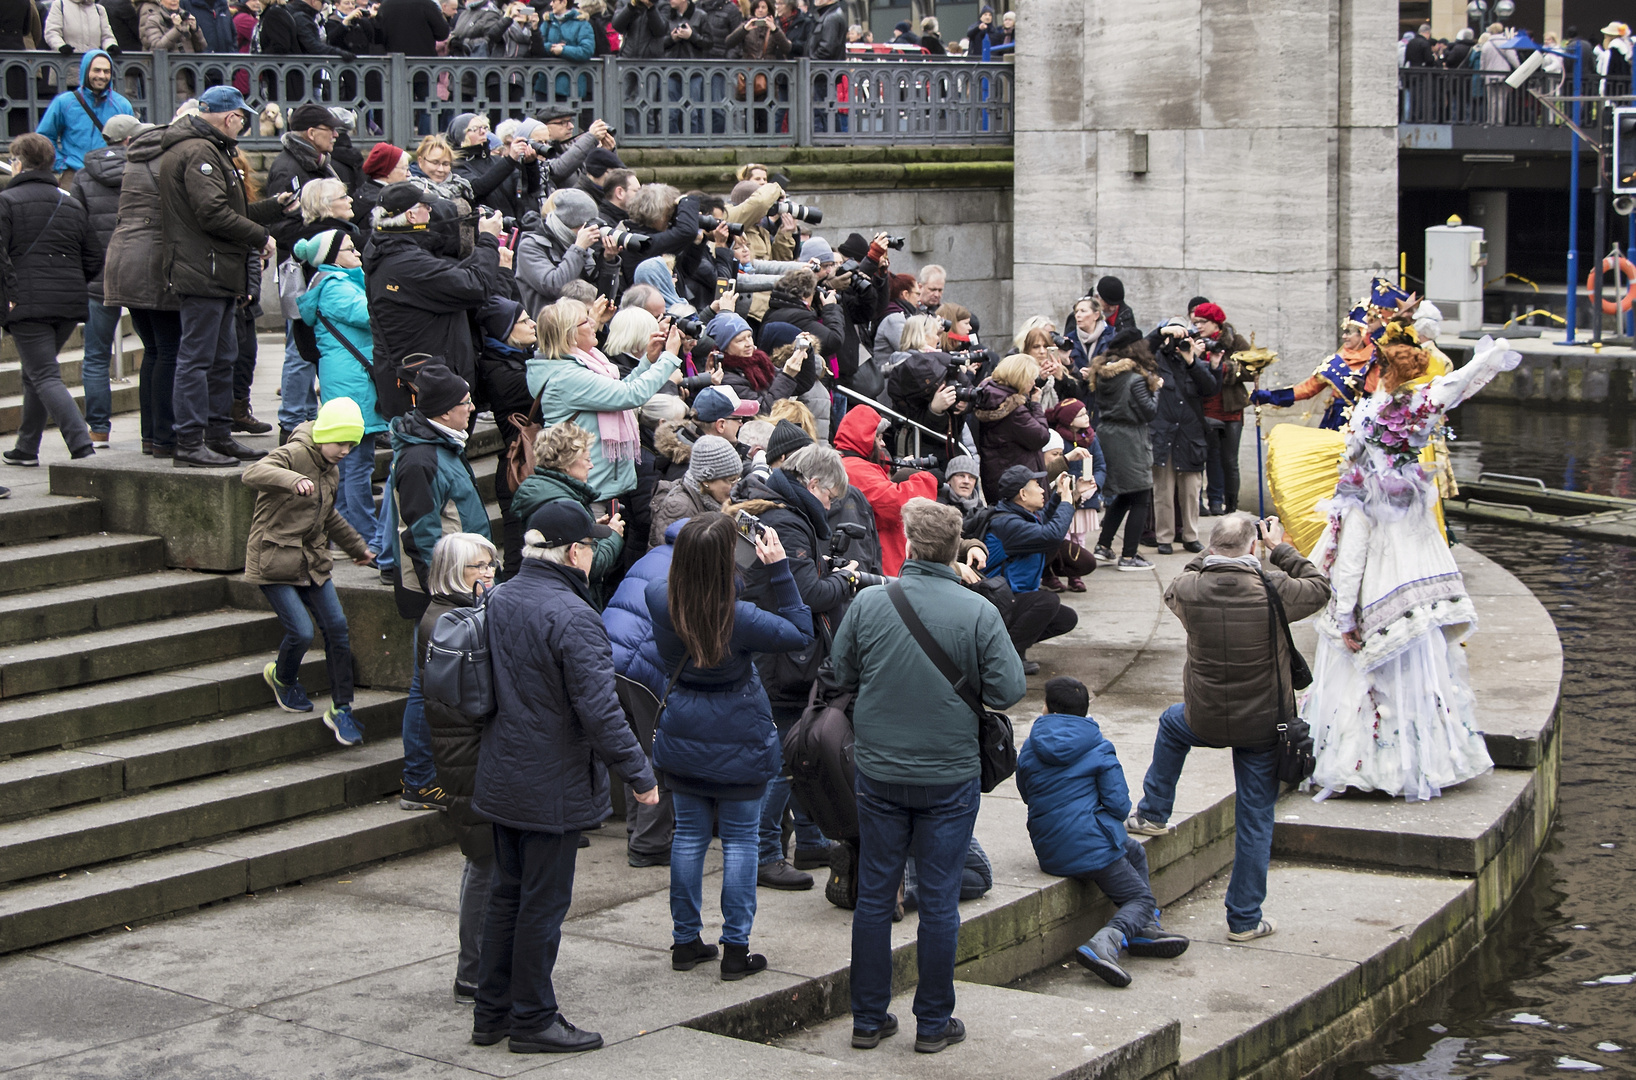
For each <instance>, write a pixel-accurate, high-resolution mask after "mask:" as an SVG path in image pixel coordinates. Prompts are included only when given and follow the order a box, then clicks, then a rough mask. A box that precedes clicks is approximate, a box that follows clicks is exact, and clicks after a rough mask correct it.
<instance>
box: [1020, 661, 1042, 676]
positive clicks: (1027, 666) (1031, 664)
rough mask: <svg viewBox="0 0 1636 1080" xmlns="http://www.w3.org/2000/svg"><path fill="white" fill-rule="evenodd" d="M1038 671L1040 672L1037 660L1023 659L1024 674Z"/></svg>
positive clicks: (1036, 673)
mask: <svg viewBox="0 0 1636 1080" xmlns="http://www.w3.org/2000/svg"><path fill="white" fill-rule="evenodd" d="M1039 673H1040V662H1039V661H1038V660H1024V661H1023V674H1024V675H1038V674H1039Z"/></svg>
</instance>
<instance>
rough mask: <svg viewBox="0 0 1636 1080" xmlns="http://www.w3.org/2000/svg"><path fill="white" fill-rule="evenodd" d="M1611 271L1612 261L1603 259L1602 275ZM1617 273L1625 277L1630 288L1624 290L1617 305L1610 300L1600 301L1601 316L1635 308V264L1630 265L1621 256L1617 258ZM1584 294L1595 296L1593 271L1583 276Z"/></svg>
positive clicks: (1594, 275)
mask: <svg viewBox="0 0 1636 1080" xmlns="http://www.w3.org/2000/svg"><path fill="white" fill-rule="evenodd" d="M1612 269H1613V260H1612V259H1611V258H1607V259H1603V260H1602V273H1604V274H1605V273H1607V272H1608V271H1609V270H1612ZM1619 272H1620V273H1621V274H1623V275H1624V276H1625V280H1626V281H1627V282H1629V283H1630V288H1628V289H1626V290H1625V295H1623V296H1621V297H1620V298H1619V302H1618V303H1614V302H1613V301H1612V300H1604V301H1602V314H1604V315H1612V314H1614V313H1615V312H1618V311H1629V310H1630V309H1631V308H1632V307H1636V263H1632V262H1631V261H1630V260H1629V259H1627V258H1625V257H1624V256H1623V255H1621V256H1619ZM1585 292H1586V294H1587V295H1590V296H1595V295H1596V271H1595V270H1592V271H1591V272H1590V273H1589V274H1587V275H1585Z"/></svg>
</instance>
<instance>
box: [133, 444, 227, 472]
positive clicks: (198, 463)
mask: <svg viewBox="0 0 1636 1080" xmlns="http://www.w3.org/2000/svg"><path fill="white" fill-rule="evenodd" d="M154 456H155V457H158V456H159V454H158V448H157V447H155V448H154ZM170 463H171V465H172V466H174V467H175V468H178V469H233V468H237V467H238V464H239V459H238V458H236V457H228V456H227V455H226V454H218V453H217V452H216V451H214V450H212V449H210V447H208V446H205V445H204V444H203V443H200V444H199V445H197V446H183V445H181V444H180V443H178V444H177V446H176V453H175V454H174V455H173V456H172V457H171V460H170Z"/></svg>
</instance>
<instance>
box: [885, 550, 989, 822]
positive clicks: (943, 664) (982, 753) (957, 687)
mask: <svg viewBox="0 0 1636 1080" xmlns="http://www.w3.org/2000/svg"><path fill="white" fill-rule="evenodd" d="M886 595H887V596H889V597H891V598H892V606H893V607H895V608H897V612H898V618H900V619H902V620H903V625H904V626H906V627H908V628H909V633H910V635H912V636H913V637H914V639H915V644H917V645H919V646H920V647H921V649H922V650H923V651H924V652H925V653H926V656H927V658H928V659H930V660H931V662H932V663H933V664H935V665H937V670H938V671H941V672H942V673H943V677H944V678H945V679H947V680H949V684H950V685H951V686H953V687H954V692H955V693H956V694H959V695H960V700H962V701H964V702H965V703H966V704H967V705H968V706H970V708H971V711H972V712H974V713H976V714H977V756H978V758H979V760H980V761H981V763H982V788H983V790H984V791H993V790H994V789H995V788H997V787H999V786H1000V784H1001V783H1003V782H1004V781H1005V779H1006V778H1007V777H1008V776H1010V775H1011V774H1012V773H1014V772H1016V771H1017V738H1016V735H1015V734H1014V733H1013V732H1012V730H1011V717H1009V716H1007V715H1006V714H1005V713H1002V712H995V711H994V710H992V709H987V708H984V707H983V699H982V698H981V697H980V696H979V695H978V694H977V692H976V691H974V690H973V689H972V688H971V684H970V683H969V682H968V681H967V679H966V676H965V675H964V674H962V673H961V671H960V669H959V668H957V667H955V666H954V661H952V660H950V659H949V654H948V653H946V652H944V651H943V649H942V647H941V646H940V645H938V643H937V641H936V639H934V638H933V637H932V635H931V632H930V631H928V630H927V629H926V624H925V623H923V622H921V621H920V616H918V615H916V614H915V609H914V607H913V606H911V605H910V603H909V598H908V597H907V596H905V595H904V594H903V585H902V583H901V582H897V581H894V582H892V583H891V584H890V585H888V586H887V587H886ZM979 685H980V684H979Z"/></svg>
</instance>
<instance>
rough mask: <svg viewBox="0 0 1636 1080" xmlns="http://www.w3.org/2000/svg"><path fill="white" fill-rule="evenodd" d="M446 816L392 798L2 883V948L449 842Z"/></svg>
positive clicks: (57, 937)
mask: <svg viewBox="0 0 1636 1080" xmlns="http://www.w3.org/2000/svg"><path fill="white" fill-rule="evenodd" d="M452 838H453V830H452V829H451V827H450V826H449V824H448V818H447V815H445V814H440V813H436V812H433V811H418V812H414V813H410V812H408V811H404V810H400V809H398V803H397V799H396V798H390V799H386V800H383V801H378V802H371V803H369V804H367V805H362V806H354V807H348V808H345V809H339V810H333V811H331V812H328V813H323V814H317V815H314V816H312V817H307V818H303V819H301V820H299V821H295V822H291V823H289V824H286V825H280V826H275V827H272V828H268V829H262V830H258V831H256V832H254V833H251V834H248V835H245V836H237V837H232V838H229V839H226V840H220V841H216V842H215V843H213V844H207V845H203V846H197V847H187V848H182V849H179V850H176V851H172V852H169V853H166V854H163V855H156V856H152V857H148V858H141V859H132V860H128V861H124V862H119V863H114V864H112V865H110V866H105V867H101V868H98V869H95V870H89V871H86V872H83V873H75V874H64V875H62V876H60V877H53V878H46V879H44V880H41V881H37V882H30V883H28V884H24V885H17V886H13V887H11V888H8V889H0V953H6V952H12V951H15V950H17V949H23V948H28V947H30V946H34V945H43V944H45V943H46V942H49V941H59V940H61V939H63V938H68V937H74V936H77V935H79V934H87V933H91V932H92V931H95V930H102V929H105V928H107V927H110V926H119V925H128V924H130V923H133V922H135V921H137V920H138V919H147V918H152V917H154V916H156V915H165V914H169V913H171V912H175V911H182V910H185V909H188V908H192V907H197V906H198V905H200V904H208V903H214V902H215V901H218V900H225V899H227V898H228V897H232V896H239V895H241V894H243V893H245V892H250V891H255V890H260V889H267V888H271V887H273V886H275V885H282V884H286V883H289V882H294V881H300V880H301V879H303V878H307V877H314V876H317V875H320V874H330V873H335V872H337V871H340V870H345V869H347V868H348V867H353V866H359V865H362V864H363V863H367V862H374V861H377V860H380V859H387V858H391V857H393V856H396V855H404V854H407V853H410V852H415V851H422V850H425V849H427V848H431V847H436V846H437V845H439V844H444V843H447V842H448V841H449V840H450V839H452Z"/></svg>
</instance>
